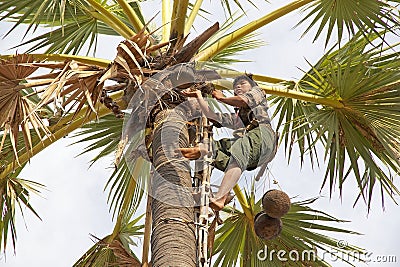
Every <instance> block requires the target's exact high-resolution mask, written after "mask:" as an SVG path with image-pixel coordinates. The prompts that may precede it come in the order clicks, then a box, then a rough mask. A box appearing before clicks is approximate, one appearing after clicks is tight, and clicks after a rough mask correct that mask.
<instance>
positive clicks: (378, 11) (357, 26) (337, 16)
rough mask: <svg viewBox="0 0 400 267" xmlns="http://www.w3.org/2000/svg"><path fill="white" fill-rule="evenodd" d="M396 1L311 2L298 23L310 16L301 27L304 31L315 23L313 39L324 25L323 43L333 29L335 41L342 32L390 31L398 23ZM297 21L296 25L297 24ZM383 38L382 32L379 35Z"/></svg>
mask: <svg viewBox="0 0 400 267" xmlns="http://www.w3.org/2000/svg"><path fill="white" fill-rule="evenodd" d="M398 4H399V1H396V0H395V1H384V0H379V1H376V0H364V1H363V2H362V4H361V3H360V2H357V1H351V0H341V1H336V0H324V1H313V2H312V3H311V4H310V5H309V6H308V7H307V8H306V10H309V13H308V14H307V15H306V16H305V17H304V18H303V19H302V20H301V21H300V22H299V24H301V23H304V22H305V21H307V20H308V19H311V18H312V21H311V23H309V26H308V27H307V29H306V30H305V33H304V34H306V33H307V32H308V31H309V30H310V29H312V28H313V27H316V26H317V25H318V23H319V26H318V30H317V33H316V35H315V37H314V41H315V40H316V39H318V38H319V37H320V36H321V33H322V31H323V30H324V29H325V28H327V30H328V32H327V34H326V39H325V46H326V45H327V44H328V41H329V40H330V38H331V36H332V33H333V31H334V30H335V29H336V31H337V36H338V41H339V43H340V42H341V40H342V39H343V31H344V29H346V30H347V33H348V34H349V35H350V36H352V35H354V34H356V33H357V32H358V31H361V32H363V34H364V35H368V34H370V33H377V32H378V31H381V30H382V29H385V30H388V31H392V30H393V26H398V25H399V23H400V20H399V15H398V11H397V10H398V9H397V6H398ZM299 24H298V25H299ZM381 37H382V38H384V35H381Z"/></svg>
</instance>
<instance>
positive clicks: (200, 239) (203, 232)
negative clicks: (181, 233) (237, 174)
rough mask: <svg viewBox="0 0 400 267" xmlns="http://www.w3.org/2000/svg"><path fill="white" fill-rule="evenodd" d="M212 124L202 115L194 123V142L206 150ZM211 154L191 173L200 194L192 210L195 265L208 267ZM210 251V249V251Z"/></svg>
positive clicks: (210, 138)
mask: <svg viewBox="0 0 400 267" xmlns="http://www.w3.org/2000/svg"><path fill="white" fill-rule="evenodd" d="M211 140H212V126H211V125H209V124H208V119H207V118H206V117H205V116H202V117H200V118H198V119H197V123H196V143H197V144H198V143H200V142H201V143H203V144H204V146H205V148H206V149H207V151H210V150H211ZM211 160H212V159H211V156H210V155H209V153H208V154H207V155H205V156H204V158H203V160H198V161H196V163H195V164H196V165H195V173H194V175H193V188H195V190H197V191H198V192H195V193H197V194H199V195H200V202H199V203H196V205H195V211H194V215H195V216H194V222H195V226H196V242H197V244H196V247H197V253H196V254H197V261H196V266H197V267H209V266H210V260H209V257H208V253H209V251H208V228H209V216H208V215H209V214H208V212H209V202H210V199H209V196H210V191H211V188H210V176H211V165H210V164H211ZM210 253H211V251H210Z"/></svg>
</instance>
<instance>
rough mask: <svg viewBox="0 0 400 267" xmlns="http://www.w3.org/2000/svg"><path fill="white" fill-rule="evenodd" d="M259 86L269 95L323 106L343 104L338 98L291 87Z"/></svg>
mask: <svg viewBox="0 0 400 267" xmlns="http://www.w3.org/2000/svg"><path fill="white" fill-rule="evenodd" d="M260 88H262V89H263V90H264V91H265V92H266V93H267V94H270V95H276V96H282V97H287V98H292V99H298V100H303V101H306V102H311V103H315V104H320V105H323V106H328V107H332V108H338V109H341V108H344V104H343V102H342V101H340V100H338V99H332V98H326V97H322V96H316V95H312V94H307V93H303V92H299V91H295V90H291V89H286V88H278V87H276V86H265V85H261V86H260Z"/></svg>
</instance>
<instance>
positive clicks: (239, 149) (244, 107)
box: [179, 75, 276, 210]
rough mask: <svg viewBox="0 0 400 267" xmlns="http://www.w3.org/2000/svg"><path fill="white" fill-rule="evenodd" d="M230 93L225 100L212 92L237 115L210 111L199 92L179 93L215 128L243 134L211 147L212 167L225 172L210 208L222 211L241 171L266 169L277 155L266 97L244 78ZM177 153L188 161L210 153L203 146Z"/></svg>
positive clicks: (237, 79) (216, 142)
mask: <svg viewBox="0 0 400 267" xmlns="http://www.w3.org/2000/svg"><path fill="white" fill-rule="evenodd" d="M233 90H234V94H235V95H234V96H232V97H225V96H224V95H223V94H222V93H221V91H217V90H214V91H213V92H212V97H213V98H215V99H216V100H218V101H220V102H222V103H225V104H228V105H230V106H233V107H235V110H236V113H232V114H227V113H222V114H221V113H214V112H213V111H211V110H210V108H209V106H208V104H207V102H206V101H205V100H204V99H203V97H202V94H201V92H200V91H198V90H196V91H189V90H185V91H183V92H182V93H183V94H184V95H186V96H188V97H195V98H196V99H197V101H198V103H199V106H200V108H201V110H202V111H203V113H204V115H205V116H206V117H207V118H209V119H210V120H211V121H212V122H214V124H217V125H219V126H223V127H228V128H231V129H234V130H236V131H238V130H239V131H240V129H241V130H242V133H243V135H242V136H241V137H237V138H234V139H229V138H224V139H221V140H219V141H214V143H213V159H214V160H213V165H214V166H215V167H216V168H217V169H219V170H221V171H225V175H224V178H223V179H222V182H221V186H220V188H219V190H218V192H217V193H216V195H215V196H214V197H213V198H210V206H211V208H213V209H214V210H221V209H222V208H223V207H224V206H225V204H226V202H227V200H228V198H229V192H230V191H231V190H232V189H233V187H234V186H235V184H236V183H237V182H238V180H239V178H240V176H241V174H242V172H243V171H245V170H254V169H255V168H257V167H258V166H261V165H264V166H265V165H266V163H268V162H269V161H270V160H271V159H272V158H273V157H274V155H275V152H276V142H275V136H276V135H275V132H274V131H273V129H272V127H271V124H270V118H269V116H268V104H267V100H266V97H265V93H264V92H263V91H262V89H261V88H259V87H258V86H257V84H256V83H255V82H254V81H253V80H252V79H250V78H249V77H248V76H246V75H242V76H239V77H237V78H235V80H234V81H233ZM179 151H180V152H181V153H182V155H183V156H184V157H186V158H189V159H198V158H200V157H201V156H203V155H205V154H207V153H209V152H210V151H206V150H205V148H204V146H203V145H202V144H199V146H196V147H193V148H180V149H179Z"/></svg>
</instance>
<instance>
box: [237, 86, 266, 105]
mask: <svg viewBox="0 0 400 267" xmlns="http://www.w3.org/2000/svg"><path fill="white" fill-rule="evenodd" d="M239 97H241V98H242V99H243V100H244V101H245V102H246V103H247V105H248V106H249V107H250V108H254V107H257V106H258V105H260V104H261V103H263V102H264V101H265V100H266V99H265V93H264V91H263V90H261V88H260V87H258V86H255V87H253V88H252V89H251V90H250V91H248V92H247V93H245V94H243V95H240V96H239Z"/></svg>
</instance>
